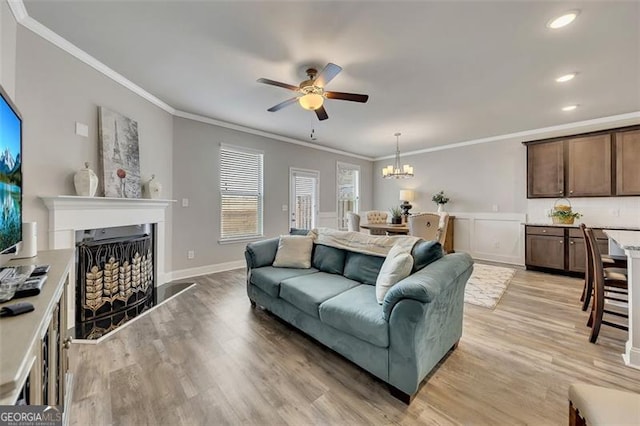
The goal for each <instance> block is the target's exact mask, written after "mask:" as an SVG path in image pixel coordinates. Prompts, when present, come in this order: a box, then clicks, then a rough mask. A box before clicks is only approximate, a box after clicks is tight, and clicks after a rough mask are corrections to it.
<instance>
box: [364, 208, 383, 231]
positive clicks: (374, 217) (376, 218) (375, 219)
mask: <svg viewBox="0 0 640 426" xmlns="http://www.w3.org/2000/svg"><path fill="white" fill-rule="evenodd" d="M367 223H387V212H381V211H378V210H371V211H370V212H367ZM369 234H371V235H387V232H386V231H384V230H382V229H370V230H369Z"/></svg>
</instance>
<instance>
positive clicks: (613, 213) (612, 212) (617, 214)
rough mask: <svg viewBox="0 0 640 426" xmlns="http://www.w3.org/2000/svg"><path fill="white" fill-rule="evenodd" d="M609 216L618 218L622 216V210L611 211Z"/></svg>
mask: <svg viewBox="0 0 640 426" xmlns="http://www.w3.org/2000/svg"><path fill="white" fill-rule="evenodd" d="M609 214H610V215H611V216H615V217H618V216H620V209H611V210H609Z"/></svg>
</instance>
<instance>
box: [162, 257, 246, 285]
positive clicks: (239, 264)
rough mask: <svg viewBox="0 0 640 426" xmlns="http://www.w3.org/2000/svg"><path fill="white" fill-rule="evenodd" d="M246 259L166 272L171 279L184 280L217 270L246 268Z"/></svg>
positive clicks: (213, 272)
mask: <svg viewBox="0 0 640 426" xmlns="http://www.w3.org/2000/svg"><path fill="white" fill-rule="evenodd" d="M246 266H247V265H246V263H245V261H244V260H234V261H232V262H224V263H215V264H213V265H205V266H198V267H196V268H189V269H179V270H177V271H173V272H171V273H170V274H166V275H167V277H168V278H170V280H169V281H175V280H182V279H185V278H191V277H199V276H200V275H208V274H215V273H216V272H224V271H230V270H232V269H238V268H245V267H246Z"/></svg>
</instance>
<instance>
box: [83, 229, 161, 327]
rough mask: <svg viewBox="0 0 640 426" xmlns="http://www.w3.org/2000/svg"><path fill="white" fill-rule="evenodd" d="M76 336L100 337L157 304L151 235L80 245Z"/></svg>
mask: <svg viewBox="0 0 640 426" xmlns="http://www.w3.org/2000/svg"><path fill="white" fill-rule="evenodd" d="M77 253H78V262H77V269H78V270H77V281H78V282H77V284H78V285H77V286H76V338H79V339H97V338H99V337H100V336H102V335H104V334H106V333H108V332H109V331H111V330H113V329H115V328H117V327H119V326H121V325H123V324H124V323H126V322H127V321H129V320H130V319H132V318H134V317H136V316H137V315H140V314H141V313H142V312H144V311H146V310H147V309H149V308H150V307H152V306H153V304H154V288H155V286H154V277H153V240H152V236H151V235H143V236H136V237H134V238H126V239H123V238H119V239H113V240H103V241H89V242H81V243H79V244H78V245H77Z"/></svg>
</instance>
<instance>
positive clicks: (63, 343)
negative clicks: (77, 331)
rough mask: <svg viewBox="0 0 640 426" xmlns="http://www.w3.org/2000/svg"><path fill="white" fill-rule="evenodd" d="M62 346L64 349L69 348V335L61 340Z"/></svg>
mask: <svg viewBox="0 0 640 426" xmlns="http://www.w3.org/2000/svg"><path fill="white" fill-rule="evenodd" d="M62 347H63V348H65V349H69V348H70V347H71V337H67V338H66V339H64V341H63V342H62Z"/></svg>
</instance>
